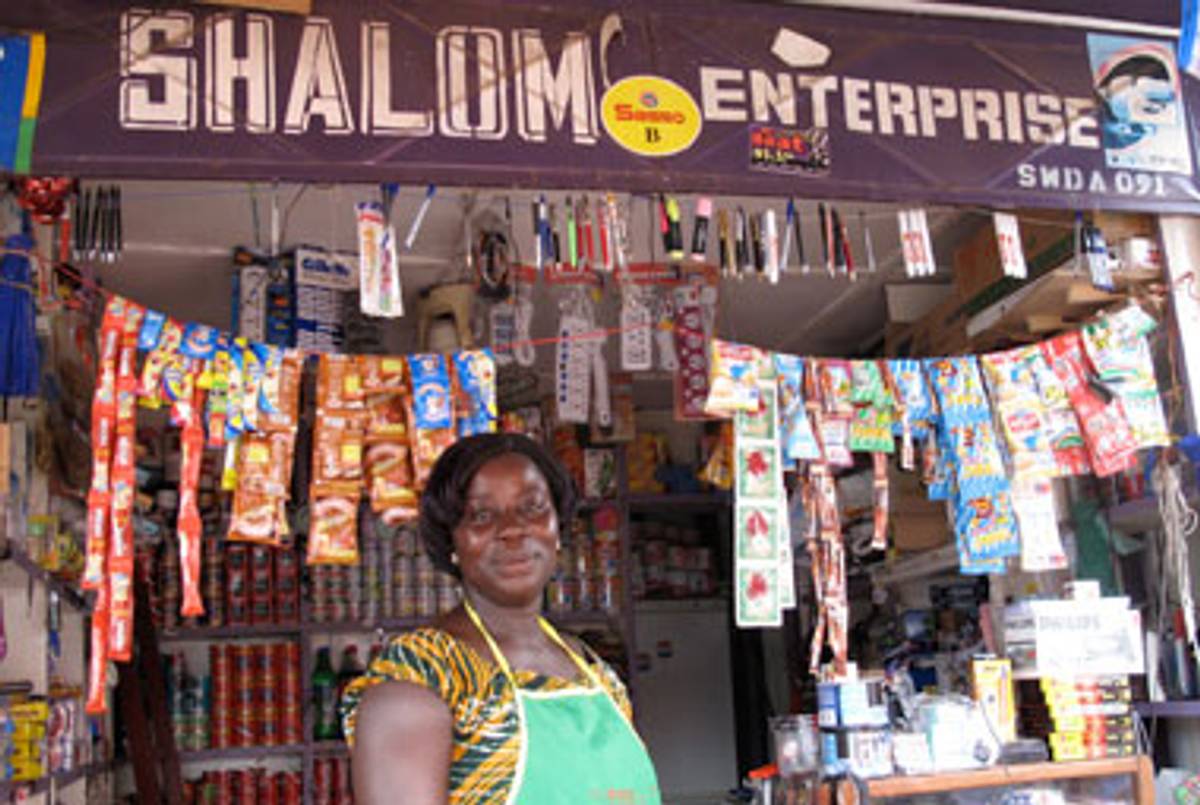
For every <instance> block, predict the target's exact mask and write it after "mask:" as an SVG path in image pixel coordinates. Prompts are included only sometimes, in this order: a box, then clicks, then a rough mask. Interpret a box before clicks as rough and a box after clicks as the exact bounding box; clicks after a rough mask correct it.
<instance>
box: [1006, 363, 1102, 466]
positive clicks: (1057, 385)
mask: <svg viewBox="0 0 1200 805" xmlns="http://www.w3.org/2000/svg"><path fill="white" fill-rule="evenodd" d="M1022 350H1023V353H1024V357H1025V362H1026V365H1027V366H1028V367H1029V370H1030V372H1031V373H1032V375H1033V377H1034V379H1035V380H1036V381H1037V388H1038V396H1039V397H1041V400H1042V408H1043V410H1044V411H1045V414H1046V428H1047V433H1046V435H1047V440H1048V441H1049V443H1050V449H1051V450H1053V451H1054V462H1055V464H1056V465H1057V468H1058V469H1057V472H1056V475H1057V476H1058V477H1066V476H1070V475H1090V474H1091V472H1092V464H1091V461H1090V460H1089V459H1088V454H1087V445H1085V444H1084V441H1083V431H1081V430H1080V428H1079V418H1078V417H1077V416H1076V415H1075V409H1074V408H1073V407H1072V406H1071V400H1070V399H1069V398H1068V397H1067V388H1066V386H1065V385H1064V384H1063V382H1062V381H1061V380H1059V378H1058V375H1057V374H1055V373H1054V370H1053V369H1051V368H1050V364H1049V362H1048V361H1047V360H1046V356H1045V355H1044V354H1043V353H1042V350H1041V348H1040V347H1037V346H1029V347H1023V348H1022Z"/></svg>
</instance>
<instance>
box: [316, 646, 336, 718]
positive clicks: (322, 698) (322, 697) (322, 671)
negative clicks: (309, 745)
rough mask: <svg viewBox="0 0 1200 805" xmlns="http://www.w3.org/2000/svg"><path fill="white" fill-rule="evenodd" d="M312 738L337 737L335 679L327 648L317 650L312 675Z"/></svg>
mask: <svg viewBox="0 0 1200 805" xmlns="http://www.w3.org/2000/svg"><path fill="white" fill-rule="evenodd" d="M312 691H313V707H314V709H315V710H316V714H315V715H316V717H315V718H314V719H313V738H314V739H315V740H318V741H330V740H336V739H337V737H338V712H337V709H338V698H337V677H336V676H335V675H334V673H333V661H332V660H330V658H329V647H328V646H324V647H322V648H319V649H317V664H316V667H315V668H314V669H313V675H312Z"/></svg>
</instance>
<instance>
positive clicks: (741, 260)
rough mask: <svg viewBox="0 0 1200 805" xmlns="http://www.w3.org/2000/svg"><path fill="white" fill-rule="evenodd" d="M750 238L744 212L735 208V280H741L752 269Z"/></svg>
mask: <svg viewBox="0 0 1200 805" xmlns="http://www.w3.org/2000/svg"><path fill="white" fill-rule="evenodd" d="M749 236H750V232H749V229H748V227H747V224H746V211H745V210H743V209H742V208H741V207H738V208H737V240H736V241H735V245H736V251H737V278H738V279H742V278H743V277H745V275H746V273H747V272H749V271H750V270H751V269H753V268H754V262H753V256H752V255H751V253H750V244H749V243H748V238H749Z"/></svg>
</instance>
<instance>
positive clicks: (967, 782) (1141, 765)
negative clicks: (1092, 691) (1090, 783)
mask: <svg viewBox="0 0 1200 805" xmlns="http://www.w3.org/2000/svg"><path fill="white" fill-rule="evenodd" d="M1153 775H1154V770H1153V764H1152V762H1151V760H1150V758H1148V757H1140V756H1139V757H1128V758H1113V759H1111V760H1082V761H1077V762H1072V763H1028V764H1020V765H1013V766H993V767H992V768H990V769H979V770H975V771H951V772H942V773H940V774H929V775H918V776H913V777H884V778H881V779H878V780H869V781H867V788H868V790H869V791H870V794H871V796H872V797H911V796H918V795H922V794H940V793H945V792H949V791H964V790H968V789H973V788H995V787H1001V786H1011V785H1021V784H1028V783H1042V782H1052V781H1055V780H1079V779H1084V778H1092V777H1120V776H1133V777H1135V778H1137V779H1136V780H1135V782H1134V793H1135V796H1136V797H1137V799H1136V800H1135V801H1136V802H1137V803H1138V805H1152V803H1153ZM1143 778H1144V779H1143ZM1147 785H1148V786H1149V789H1148V790H1149V792H1150V796H1151V798H1150V799H1145V798H1144V796H1145V792H1146V791H1147V788H1146V786H1147Z"/></svg>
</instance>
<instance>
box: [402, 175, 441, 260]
mask: <svg viewBox="0 0 1200 805" xmlns="http://www.w3.org/2000/svg"><path fill="white" fill-rule="evenodd" d="M436 192H437V185H432V184H431V185H429V187H427V188H425V198H424V200H422V201H421V206H420V207H419V208H417V217H416V218H413V222H412V226H410V227H409V228H408V237H406V238H405V239H404V250H405V251H409V252H411V251H412V247H413V244H415V243H416V242H417V233H418V232H420V231H421V224H422V223H424V222H425V215H426V213H428V212H429V206H430V205H431V204H432V203H433V194H434V193H436Z"/></svg>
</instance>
